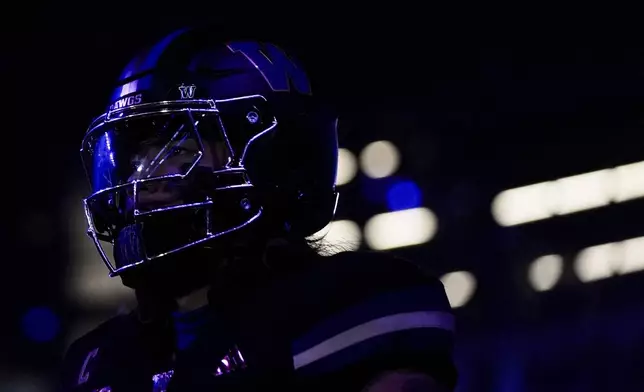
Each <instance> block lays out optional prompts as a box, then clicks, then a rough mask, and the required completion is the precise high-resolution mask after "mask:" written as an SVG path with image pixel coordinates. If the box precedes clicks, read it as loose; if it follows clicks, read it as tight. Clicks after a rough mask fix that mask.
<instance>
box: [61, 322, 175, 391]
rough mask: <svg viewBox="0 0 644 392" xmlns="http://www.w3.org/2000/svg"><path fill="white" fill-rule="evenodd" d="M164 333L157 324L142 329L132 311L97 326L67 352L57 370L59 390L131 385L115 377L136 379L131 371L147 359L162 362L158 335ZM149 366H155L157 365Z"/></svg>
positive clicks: (160, 337)
mask: <svg viewBox="0 0 644 392" xmlns="http://www.w3.org/2000/svg"><path fill="white" fill-rule="evenodd" d="M165 334H166V331H165V329H163V328H160V327H158V326H157V325H154V326H148V327H144V326H142V324H141V323H140V322H139V321H138V319H137V316H136V313H134V312H133V313H130V314H126V315H119V316H115V317H113V318H111V319H109V320H107V321H105V322H103V323H101V324H100V325H99V326H97V327H96V328H94V329H93V330H91V331H90V332H88V333H87V334H85V335H83V336H82V337H80V338H78V339H77V340H75V341H74V342H73V343H72V344H71V345H70V346H69V348H68V349H67V351H66V354H65V358H64V360H63V364H62V368H61V378H60V387H61V389H62V390H63V391H72V390H78V391H84V390H93V389H96V388H99V389H100V388H102V387H105V386H106V385H110V386H112V387H114V385H116V384H119V383H124V382H125V383H134V382H135V381H136V380H125V379H124V380H120V379H119V377H121V376H120V375H121V374H122V375H123V378H127V377H130V378H136V377H133V374H134V373H137V377H138V371H136V370H134V369H138V368H139V367H140V366H139V365H140V364H141V363H147V362H148V359H149V358H160V361H161V359H165V357H166V356H167V353H166V352H165V351H164V350H165V349H166V347H165V346H166V345H164V344H161V343H162V342H163V341H164V340H163V338H162V336H161V335H164V336H165ZM162 351H163V352H162ZM160 361H159V362H160ZM155 362H156V361H155ZM159 365H161V364H159ZM150 366H151V367H156V366H157V363H151V364H150ZM114 369H121V370H122V371H120V372H115V371H114ZM145 381H147V380H145Z"/></svg>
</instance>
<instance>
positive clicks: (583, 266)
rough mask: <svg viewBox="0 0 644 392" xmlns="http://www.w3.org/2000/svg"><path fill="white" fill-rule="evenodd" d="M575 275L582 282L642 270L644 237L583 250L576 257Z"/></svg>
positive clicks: (643, 264) (643, 266)
mask: <svg viewBox="0 0 644 392" xmlns="http://www.w3.org/2000/svg"><path fill="white" fill-rule="evenodd" d="M574 270H575V273H576V274H577V277H579V280H581V281H582V282H585V283H586V282H593V281H596V280H600V279H606V278H609V277H611V276H614V275H625V274H630V273H633V272H639V271H643V270H644V237H637V238H632V239H628V240H625V241H620V242H611V243H607V244H602V245H596V246H591V247H589V248H586V249H583V250H582V251H581V252H579V254H578V255H577V258H576V260H575V265H574Z"/></svg>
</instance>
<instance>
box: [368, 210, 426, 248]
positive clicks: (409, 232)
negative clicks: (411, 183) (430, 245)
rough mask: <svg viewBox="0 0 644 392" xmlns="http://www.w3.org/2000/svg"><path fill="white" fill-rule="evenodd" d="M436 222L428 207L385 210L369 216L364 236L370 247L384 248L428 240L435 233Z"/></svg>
mask: <svg viewBox="0 0 644 392" xmlns="http://www.w3.org/2000/svg"><path fill="white" fill-rule="evenodd" d="M437 228H438V222H437V219H436V216H435V215H434V213H433V212H432V211H430V210H429V209H428V208H413V209H409V210H403V211H395V212H387V213H384V214H377V215H375V216H373V217H371V218H370V219H369V220H368V221H367V223H366V224H365V228H364V237H365V241H366V242H367V245H368V246H369V247H370V248H371V249H375V250H385V249H393V248H400V247H404V246H412V245H420V244H424V243H426V242H428V241H429V240H431V239H432V238H433V237H434V234H436V230H437Z"/></svg>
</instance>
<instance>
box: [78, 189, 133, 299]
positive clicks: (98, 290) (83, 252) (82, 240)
mask: <svg viewBox="0 0 644 392" xmlns="http://www.w3.org/2000/svg"><path fill="white" fill-rule="evenodd" d="M79 189H82V188H80V187H79ZM81 200H82V197H81V196H80V193H79V192H75V193H74V194H73V195H70V197H69V199H68V203H67V215H66V216H68V217H69V228H68V233H69V251H70V258H71V259H70V263H69V267H68V271H67V282H66V284H65V288H66V290H67V292H66V296H67V300H68V301H69V302H70V303H72V304H73V305H76V306H80V307H83V308H86V309H93V310H100V309H104V310H105V309H117V308H118V307H119V306H120V305H122V304H123V303H133V302H134V292H133V291H132V290H131V289H129V288H127V287H125V286H123V284H122V283H121V279H120V278H110V277H109V276H108V272H109V271H108V269H107V267H106V266H105V264H104V263H103V260H102V259H101V257H100V256H99V255H98V252H97V251H96V247H95V246H94V243H93V242H92V240H90V239H89V237H88V236H87V235H86V234H85V232H86V230H87V221H86V220H85V214H84V213H83V208H82V205H81V202H80V201H81Z"/></svg>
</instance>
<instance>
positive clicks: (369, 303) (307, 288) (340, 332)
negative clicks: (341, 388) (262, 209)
mask: <svg viewBox="0 0 644 392" xmlns="http://www.w3.org/2000/svg"><path fill="white" fill-rule="evenodd" d="M296 281H297V282H296V283H295V284H296V286H297V287H296V288H294V289H292V291H293V292H294V293H296V296H297V298H298V300H297V303H296V304H294V305H293V307H294V308H295V309H297V320H298V321H297V322H296V324H297V325H298V328H297V330H296V331H295V334H294V336H295V338H294V339H293V341H292V351H293V363H294V367H295V368H296V370H297V371H298V372H299V373H300V374H305V375H314V376H315V375H320V374H325V373H337V374H345V373H346V371H347V369H353V370H352V371H351V372H352V373H351V377H356V379H357V378H359V377H358V376H357V373H359V372H363V373H364V374H365V377H366V374H371V373H374V372H377V371H378V370H382V371H386V370H392V368H396V369H397V368H406V369H409V368H418V369H419V370H422V371H425V372H429V373H432V375H434V376H435V377H436V378H441V377H444V378H449V379H450V381H446V383H447V384H450V383H451V379H452V378H453V374H452V373H453V371H452V369H453V365H452V362H451V350H452V344H453V329H454V317H453V314H452V311H451V307H450V305H449V301H448V299H447V296H446V294H445V290H444V287H443V285H442V283H441V282H440V280H438V279H437V278H435V277H433V276H431V275H430V274H428V273H427V272H426V271H425V270H423V269H422V268H421V267H420V266H418V265H416V264H414V263H412V262H410V261H408V260H405V259H401V258H398V257H395V256H393V255H391V254H388V253H379V252H344V253H339V254H337V255H334V256H331V257H328V258H322V259H321V260H320V261H319V262H317V263H316V264H314V265H313V266H311V268H308V269H307V270H306V271H305V272H303V273H301V274H300V275H299V276H298V279H296ZM355 369H361V370H360V371H357V370H355ZM439 373H440V374H439ZM448 373H449V374H448ZM436 374H439V375H438V376H436ZM343 377H344V376H343ZM367 378H368V377H367Z"/></svg>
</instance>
